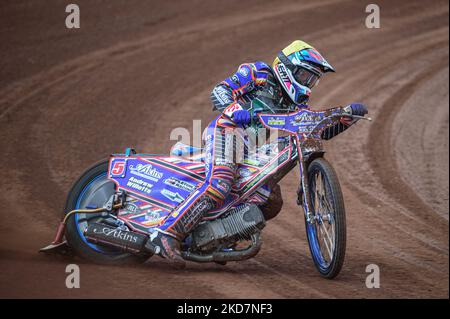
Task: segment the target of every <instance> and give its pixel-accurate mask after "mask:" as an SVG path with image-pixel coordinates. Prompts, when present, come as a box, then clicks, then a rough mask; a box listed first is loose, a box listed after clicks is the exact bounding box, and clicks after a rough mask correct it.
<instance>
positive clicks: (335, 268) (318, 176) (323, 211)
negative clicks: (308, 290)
mask: <svg viewBox="0 0 450 319" xmlns="http://www.w3.org/2000/svg"><path fill="white" fill-rule="evenodd" d="M308 178H309V192H310V198H311V205H312V207H311V212H312V214H313V215H314V223H312V224H311V223H308V222H307V221H306V219H305V223H306V234H307V237H308V243H309V249H310V251H311V255H312V258H313V261H314V265H315V266H316V268H317V270H318V271H319V272H320V274H321V275H322V276H323V277H325V278H328V279H331V278H334V277H336V276H337V275H338V274H339V272H340V271H341V268H342V265H343V263H344V258H345V247H346V222H345V207H344V199H343V196H342V191H341V187H340V185H339V181H338V178H337V175H336V172H335V171H334V169H333V167H332V166H331V165H330V163H328V161H326V160H325V159H323V158H318V159H315V160H314V161H312V162H311V163H310V165H309V166H308Z"/></svg>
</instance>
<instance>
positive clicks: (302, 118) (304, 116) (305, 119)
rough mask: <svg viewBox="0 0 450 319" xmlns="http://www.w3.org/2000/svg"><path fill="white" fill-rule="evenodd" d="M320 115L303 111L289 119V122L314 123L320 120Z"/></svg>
mask: <svg viewBox="0 0 450 319" xmlns="http://www.w3.org/2000/svg"><path fill="white" fill-rule="evenodd" d="M321 119H322V117H321V116H320V115H315V114H313V113H308V112H303V113H301V114H299V115H296V116H295V117H294V119H293V120H292V121H291V124H292V125H294V126H300V125H302V126H303V125H314V124H317V123H318V122H320V120H321Z"/></svg>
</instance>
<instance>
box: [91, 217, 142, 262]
mask: <svg viewBox="0 0 450 319" xmlns="http://www.w3.org/2000/svg"><path fill="white" fill-rule="evenodd" d="M84 236H85V237H86V239H87V241H88V242H90V243H93V244H100V245H105V246H110V247H114V248H119V249H120V250H122V251H123V252H126V253H132V254H139V253H142V252H147V249H145V244H146V243H147V240H148V238H149V237H148V236H147V235H144V234H140V233H136V232H131V231H127V230H122V229H119V228H115V227H111V226H108V225H105V224H99V223H89V225H88V228H87V229H86V230H85V232H84Z"/></svg>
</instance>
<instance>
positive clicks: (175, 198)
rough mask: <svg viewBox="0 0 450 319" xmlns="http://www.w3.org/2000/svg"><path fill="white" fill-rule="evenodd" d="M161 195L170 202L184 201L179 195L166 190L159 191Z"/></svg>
mask: <svg viewBox="0 0 450 319" xmlns="http://www.w3.org/2000/svg"><path fill="white" fill-rule="evenodd" d="M161 194H163V195H164V197H166V198H168V199H170V200H171V201H172V202H177V203H181V202H182V201H183V200H184V198H183V197H182V196H181V195H180V194H178V193H176V192H171V191H169V190H168V189H163V190H162V191H161Z"/></svg>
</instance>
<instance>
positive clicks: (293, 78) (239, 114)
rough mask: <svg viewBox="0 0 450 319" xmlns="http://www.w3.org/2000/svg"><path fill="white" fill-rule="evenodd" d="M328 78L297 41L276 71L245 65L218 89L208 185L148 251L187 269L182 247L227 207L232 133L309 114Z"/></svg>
mask: <svg viewBox="0 0 450 319" xmlns="http://www.w3.org/2000/svg"><path fill="white" fill-rule="evenodd" d="M327 72H335V71H334V69H333V67H332V66H331V65H330V64H329V63H328V62H327V61H326V60H325V59H324V58H323V57H322V55H321V54H320V53H319V52H318V51H317V50H316V49H315V48H314V47H312V46H311V45H309V44H307V43H306V42H303V41H300V40H297V41H294V42H292V43H291V44H290V45H288V46H287V47H286V48H284V49H283V50H282V51H281V52H280V53H279V54H278V56H277V57H276V58H275V60H274V62H273V65H272V68H271V67H269V66H268V65H267V64H266V63H264V62H259V61H258V62H255V63H244V64H242V65H240V66H239V68H238V70H237V72H236V73H235V74H233V75H232V76H230V77H228V78H226V79H225V80H224V81H222V82H221V83H219V84H218V85H216V86H215V87H214V89H213V90H212V93H211V100H212V103H213V110H218V111H220V112H221V115H220V116H218V117H217V118H216V119H215V120H213V121H212V122H211V124H210V125H209V126H208V128H207V130H206V134H205V138H204V140H205V146H204V150H205V167H206V178H205V181H204V182H203V183H202V184H201V185H200V186H199V187H198V188H197V189H196V190H195V191H194V192H193V193H192V194H191V195H190V196H189V197H188V198H187V199H186V200H185V201H184V202H183V203H181V204H180V205H179V206H178V207H176V208H175V210H174V212H173V213H172V214H171V215H169V217H168V218H167V219H166V220H165V221H164V223H163V224H162V225H161V226H160V227H159V228H158V230H157V231H156V232H154V233H153V234H152V235H151V236H150V239H151V240H150V241H149V244H148V245H149V248H150V249H152V250H153V251H154V253H155V254H158V255H160V256H161V257H164V258H168V259H171V260H173V261H175V262H178V263H184V260H183V258H182V257H181V255H180V251H181V241H182V240H183V239H184V238H185V237H186V236H187V235H188V234H189V232H190V231H191V230H192V229H193V228H194V227H195V226H196V225H197V224H198V223H199V221H200V220H201V218H202V216H203V215H204V214H205V213H207V212H208V211H210V210H212V209H214V208H216V207H219V206H220V205H222V204H223V202H224V200H225V198H226V197H227V196H228V194H229V192H230V190H231V186H232V183H233V180H234V176H235V173H236V172H235V170H236V163H235V161H234V156H233V155H234V152H235V148H236V145H235V143H236V142H235V140H234V138H233V131H234V130H235V129H236V128H242V127H248V126H256V125H258V123H257V120H256V114H257V113H259V112H264V113H269V112H271V113H280V112H289V111H294V110H296V109H299V108H307V107H308V105H307V102H308V100H309V97H310V95H311V90H312V88H313V87H314V86H316V85H317V84H318V82H319V79H320V78H321V76H322V75H323V74H324V73H327ZM255 99H259V101H260V102H261V103H258V108H257V109H256V108H255V106H254V105H253V104H252V103H251V102H252V101H253V100H255ZM344 109H345V110H346V111H347V112H348V113H349V114H353V115H359V116H364V115H365V114H366V113H367V108H366V107H365V106H364V105H362V104H359V103H354V104H350V105H348V106H347V107H345V108H344ZM353 123H354V121H349V120H342V121H341V123H339V124H337V125H336V126H337V127H335V128H333V129H331V130H330V129H328V130H326V131H325V132H324V133H323V134H324V135H323V136H322V137H323V138H325V139H329V138H332V137H333V136H335V135H337V134H339V133H340V132H342V131H343V130H345V129H347V128H348V127H349V126H350V125H352V124H353ZM278 190H279V188H278ZM269 200H270V199H269ZM278 206H280V205H278ZM279 209H281V206H280V207H278V211H279ZM276 213H277V212H275V214H276ZM270 217H273V216H270Z"/></svg>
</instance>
